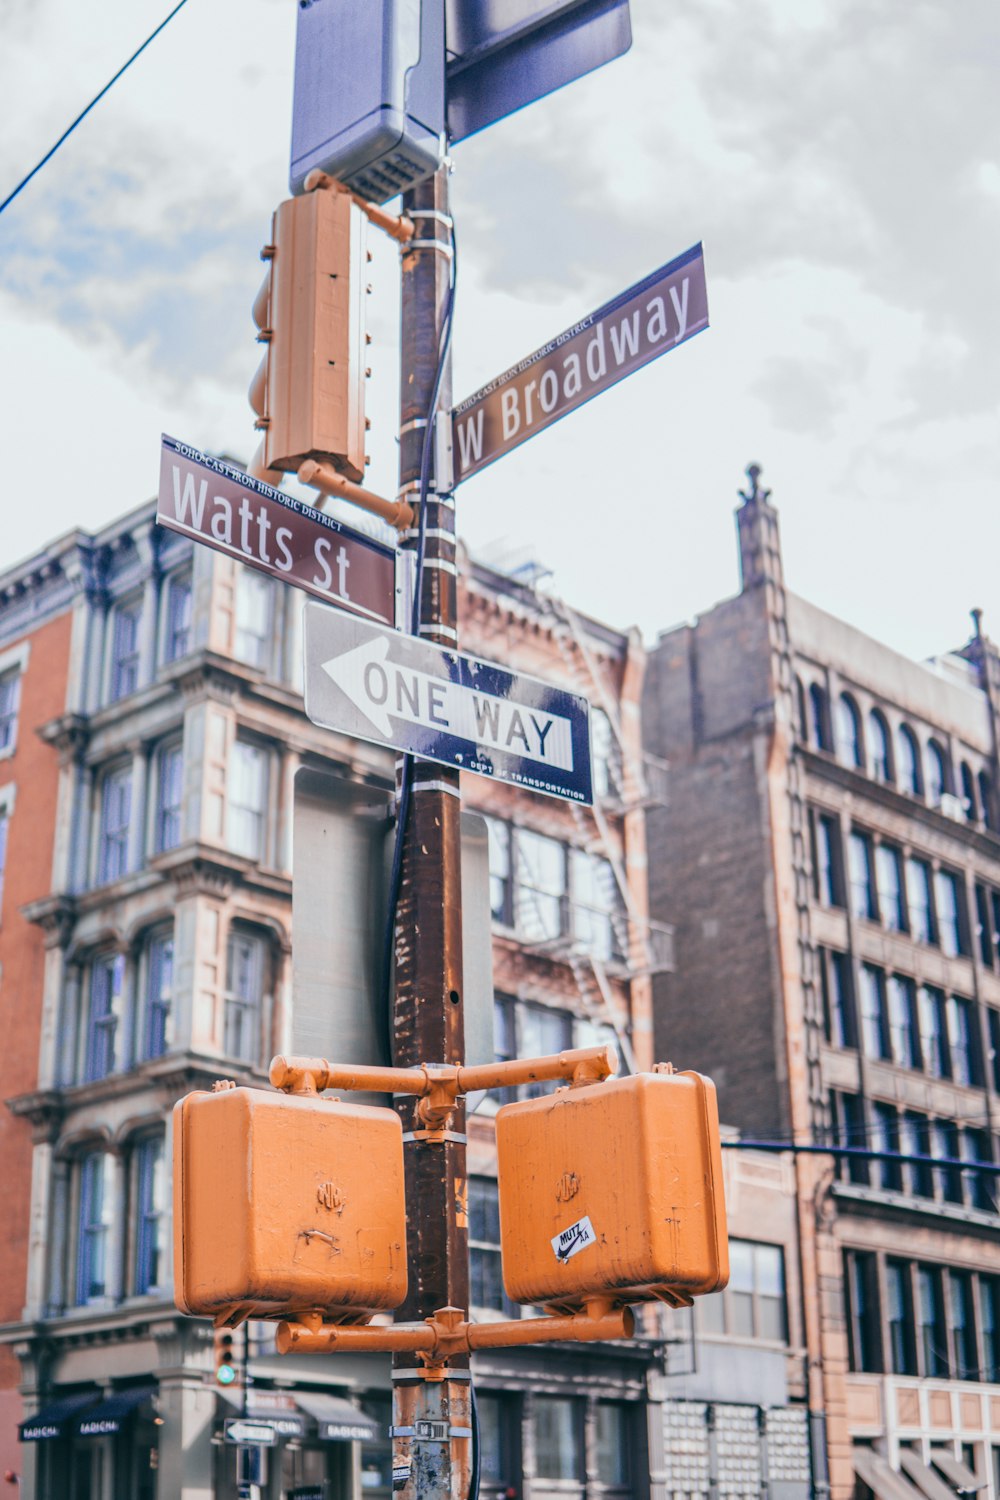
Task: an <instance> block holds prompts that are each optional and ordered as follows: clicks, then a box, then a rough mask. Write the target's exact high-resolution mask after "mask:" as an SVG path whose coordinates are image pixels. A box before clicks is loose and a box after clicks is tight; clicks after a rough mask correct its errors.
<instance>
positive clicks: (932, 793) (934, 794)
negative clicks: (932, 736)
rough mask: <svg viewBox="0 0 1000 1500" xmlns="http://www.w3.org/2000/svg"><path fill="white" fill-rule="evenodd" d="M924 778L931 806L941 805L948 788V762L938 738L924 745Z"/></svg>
mask: <svg viewBox="0 0 1000 1500" xmlns="http://www.w3.org/2000/svg"><path fill="white" fill-rule="evenodd" d="M924 780H925V782H926V785H927V800H928V802H929V803H930V805H931V807H940V806H941V798H942V797H943V796H944V794H945V792H946V791H947V790H948V762H947V761H946V759H945V754H944V751H943V750H942V749H941V746H940V745H939V744H938V742H937V740H928V741H927V744H926V745H925V746H924Z"/></svg>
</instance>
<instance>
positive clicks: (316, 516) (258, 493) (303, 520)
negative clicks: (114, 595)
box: [156, 433, 400, 625]
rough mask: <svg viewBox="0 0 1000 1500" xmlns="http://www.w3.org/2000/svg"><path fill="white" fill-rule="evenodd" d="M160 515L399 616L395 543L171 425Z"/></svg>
mask: <svg viewBox="0 0 1000 1500" xmlns="http://www.w3.org/2000/svg"><path fill="white" fill-rule="evenodd" d="M156 519H157V521H159V523H160V525H161V526H169V527H170V529H171V530H172V531H179V532H181V533H182V534H183V535H184V536H190V537H193V538H194V540H195V541H198V542H205V543H207V545H208V546H209V547H215V548H216V549H217V550H218V551H219V552H225V553H227V554H228V556H230V557H235V558H237V559H238V561H240V562H243V563H247V564H248V565H249V566H250V567H251V568H258V569H259V570H260V571H261V572H262V573H269V574H270V575H271V577H272V578H280V579H281V580H282V581H283V582H284V583H294V584H295V586H296V587H297V588H300V589H305V591H306V592H307V593H309V594H315V595H316V597H317V599H323V600H325V602H326V603H327V604H334V605H336V606H337V608H338V609H346V610H349V611H350V612H351V614H355V615H362V616H364V618H365V619H367V620H378V621H380V622H381V623H382V624H384V625H395V624H396V623H397V619H396V617H397V610H398V600H399V597H400V595H399V589H398V586H397V579H396V571H397V570H396V561H397V556H398V554H397V553H396V552H395V551H394V550H393V549H392V548H391V547H383V546H382V544H381V543H380V542H376V541H373V540H372V539H371V538H370V537H366V536H362V535H361V533H360V532H357V531H352V530H351V529H350V527H348V526H343V525H342V524H341V523H340V522H339V521H337V520H335V519H334V517H333V516H327V515H324V514H323V512H322V511H320V510H316V509H315V508H314V507H313V506H311V505H307V504H306V503H305V502H304V501H302V500H297V499H296V498H295V497H294V496H293V495H285V494H283V493H282V491H281V490H277V489H275V488H274V486H273V485H270V484H265V483H264V481H263V480H261V479H253V478H251V476H250V475H249V474H245V473H244V472H243V470H242V469H238V468H237V467H236V466H235V464H229V463H226V462H225V460H224V459H221V458H212V457H211V456H210V455H208V454H205V453H201V452H199V451H198V449H197V448H190V447H188V446H187V444H185V443H179V442H177V440H176V438H172V437H167V435H166V433H164V435H163V448H162V454H161V459H160V493H159V498H158V500H157V504H156Z"/></svg>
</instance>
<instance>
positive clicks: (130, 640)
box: [108, 599, 142, 703]
mask: <svg viewBox="0 0 1000 1500" xmlns="http://www.w3.org/2000/svg"><path fill="white" fill-rule="evenodd" d="M141 623H142V603H141V601H140V600H138V599H136V600H132V601H130V602H128V603H124V604H119V605H118V606H117V608H116V609H115V611H114V613H113V615H112V617H111V674H110V680H109V683H108V701H109V702H111V703H117V701H118V699H119V698H125V697H127V696H128V694H129V693H134V692H135V690H136V688H137V687H138V686H139V634H140V626H141Z"/></svg>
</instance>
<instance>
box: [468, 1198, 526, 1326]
mask: <svg viewBox="0 0 1000 1500" xmlns="http://www.w3.org/2000/svg"><path fill="white" fill-rule="evenodd" d="M469 1300H470V1303H471V1305H472V1306H473V1307H478V1308H485V1309H489V1310H490V1311H493V1312H498V1313H503V1315H504V1317H507V1318H517V1317H520V1308H519V1307H518V1305H517V1304H516V1303H514V1302H511V1300H510V1298H509V1297H508V1296H507V1294H506V1292H505V1291H504V1289H503V1278H502V1276H501V1274H500V1202H499V1199H498V1197H497V1185H496V1182H495V1180H494V1179H493V1178H492V1177H470V1178H469Z"/></svg>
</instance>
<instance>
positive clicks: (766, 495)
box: [739, 464, 771, 505]
mask: <svg viewBox="0 0 1000 1500" xmlns="http://www.w3.org/2000/svg"><path fill="white" fill-rule="evenodd" d="M744 472H745V473H746V476H747V478H748V479H749V481H750V483H749V485H748V486H747V488H746V489H745V490H740V491H739V496H740V499H741V500H743V501H744V502H745V503H746V504H747V505H753V504H755V503H759V502H762V501H764V500H769V499H770V496H771V491H770V490H762V489H761V488H760V486H759V485H758V483H757V480H758V479H759V478H760V474H761V467H760V464H747V467H746V470H745V471H744Z"/></svg>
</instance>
